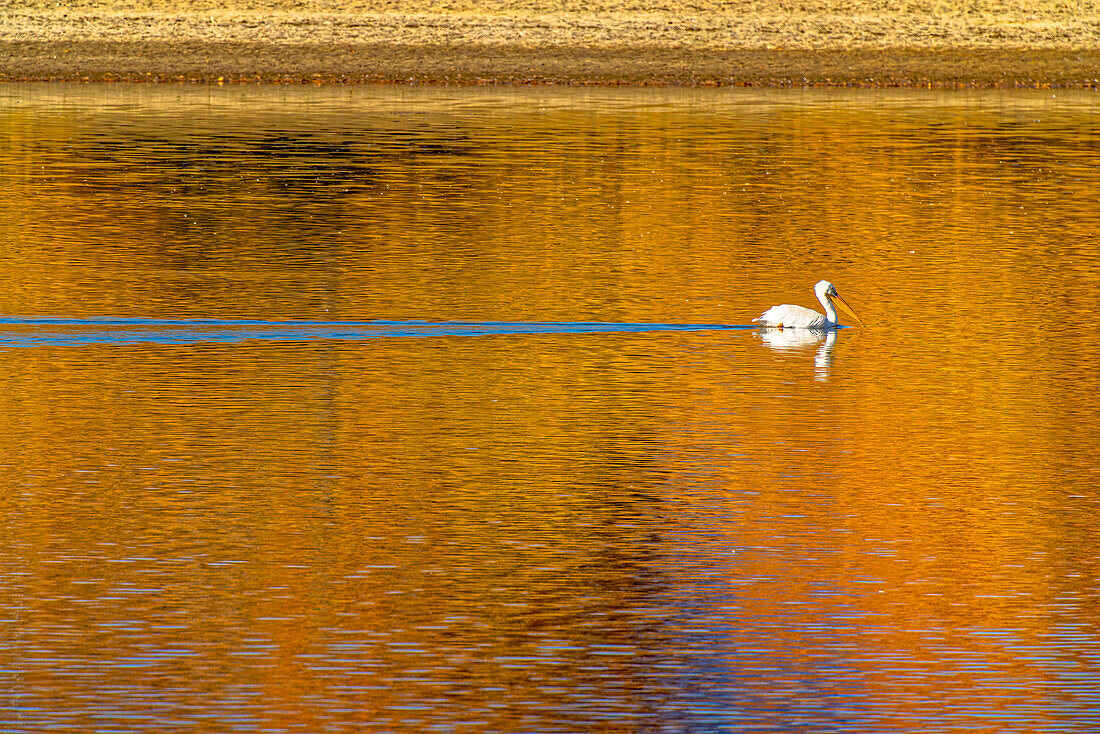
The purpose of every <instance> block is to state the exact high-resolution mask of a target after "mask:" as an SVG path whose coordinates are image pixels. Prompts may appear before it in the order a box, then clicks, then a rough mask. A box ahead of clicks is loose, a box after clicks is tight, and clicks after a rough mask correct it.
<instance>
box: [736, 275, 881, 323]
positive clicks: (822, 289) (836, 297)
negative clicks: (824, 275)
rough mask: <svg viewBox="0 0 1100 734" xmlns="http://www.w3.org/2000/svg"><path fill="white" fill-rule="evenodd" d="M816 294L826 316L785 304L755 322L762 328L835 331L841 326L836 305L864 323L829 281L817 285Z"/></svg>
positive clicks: (822, 281) (769, 311)
mask: <svg viewBox="0 0 1100 734" xmlns="http://www.w3.org/2000/svg"><path fill="white" fill-rule="evenodd" d="M814 293H816V294H817V300H818V301H820V302H821V305H822V306H824V307H825V315H824V316H822V315H821V314H819V313H818V312H817V311H814V310H813V309H809V308H805V307H803V306H792V305H791V304H789V303H785V304H783V305H782V306H772V307H771V308H769V309H768V310H767V311H765V312H764V313H762V314H760V315H759V316H757V317H756V318H755V319H753V321H755V322H757V323H758V324H760V325H761V326H766V327H775V328H778V329H835V328H837V327H838V326H840V321H839V320H838V319H837V316H836V308H834V303H835V305H837V306H840V307H841V308H842V309H843V310H844V312H845V313H847V314H848V315H849V316H851V317H852V318H853V319H855V320H856V321H858V322H859V323H861V324H862V323H863V321H862V320H861V319H860V318H859V317H858V316H856V314H855V311H853V310H852V307H851V306H849V305H848V302H847V301H845V300H844V299H843V298H841V297H840V294H839V293H837V292H836V288H835V287H834V286H833V284H832V283H830V282H829V281H827V280H821V281H818V283H817V285H815V286H814Z"/></svg>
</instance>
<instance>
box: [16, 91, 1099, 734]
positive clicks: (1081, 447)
mask: <svg viewBox="0 0 1100 734" xmlns="http://www.w3.org/2000/svg"><path fill="white" fill-rule="evenodd" d="M821 278H827V279H829V280H831V281H832V282H833V283H835V284H836V287H837V289H838V290H839V291H840V293H841V294H842V295H843V296H845V298H847V299H848V301H849V302H850V303H851V304H852V305H853V306H854V307H855V309H856V311H857V313H859V315H860V316H861V317H862V318H863V320H864V322H865V325H864V326H863V327H860V328H852V329H844V330H841V331H840V332H839V333H833V334H831V335H830V336H829V337H828V338H826V337H825V336H824V335H809V336H806V337H805V338H802V339H799V338H797V336H796V334H794V333H793V332H791V330H787V331H786V332H782V333H780V332H764V331H761V330H758V329H752V328H748V327H749V326H751V324H750V319H751V318H753V317H755V316H757V315H759V314H760V312H761V311H763V310H764V309H765V308H767V307H769V306H772V305H775V304H778V303H798V304H802V305H805V306H812V307H814V308H818V306H817V304H816V303H815V301H814V297H813V294H812V287H813V284H814V283H815V282H816V281H817V280H819V279H821ZM1098 303H1100V96H1098V95H1097V94H1096V93H1063V92H1056V93H1052V92H1049V91H1047V92H1012V93H1009V92H983V93H970V92H956V93H947V92H906V93H900V92H855V91H837V92H812V91H797V90H792V91H774V92H759V91H729V90H694V91H677V90H662V91H651V90H638V89H635V90H625V91H622V90H609V89H596V90H587V89H584V90H571V89H535V90H526V89H454V88H422V89H420V88H401V89H388V88H354V89H342V88H329V87H325V88H281V87H280V88H272V87H232V88H231V87H226V88H203V87H175V86H169V87H158V86H153V85H149V86H91V85H89V86H65V85H55V86H30V85H28V86H22V85H3V86H0V482H2V489H3V491H2V493H0V537H2V543H0V603H2V608H0V616H2V621H0V681H2V685H0V696H2V698H0V731H3V732H28V733H29V732H42V731H64V732H153V731H159V732H165V731H195V732H364V731H369V732H425V731H438V732H466V731H484V732H707V731H761V732H792V731H798V732H820V731H842V732H884V731H960V732H962V731H966V732H975V731H989V732H1035V731H1041V732H1094V731H1097V730H1100V583H1098V581H1100V579H1098V575H1100V522H1098V517H1100V458H1098V451H1097V446H1098V444H1100V398H1098V393H1100V372H1098V370H1097V365H1098V364H1100V320H1098V319H1097V308H1098V307H1097V304H1098ZM804 336H805V335H804Z"/></svg>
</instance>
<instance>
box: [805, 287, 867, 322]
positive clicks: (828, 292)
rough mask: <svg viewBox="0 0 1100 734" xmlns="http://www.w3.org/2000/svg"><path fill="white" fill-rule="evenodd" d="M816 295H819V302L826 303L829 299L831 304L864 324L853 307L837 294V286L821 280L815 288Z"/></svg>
mask: <svg viewBox="0 0 1100 734" xmlns="http://www.w3.org/2000/svg"><path fill="white" fill-rule="evenodd" d="M814 293H816V294H817V300H819V301H821V302H822V303H825V299H826V298H828V299H829V303H831V304H833V305H834V306H840V308H841V310H843V311H844V312H845V313H846V314H848V315H849V316H851V317H852V318H853V319H855V320H856V321H858V322H859V323H861V324H862V323H863V319H861V318H860V317H858V316H856V312H855V311H853V310H852V307H851V306H849V305H848V302H847V301H845V300H844V299H843V298H841V296H840V294H839V293H837V292H836V286H834V285H833V284H832V283H830V282H829V281H827V280H819V281H818V282H817V285H815V286H814Z"/></svg>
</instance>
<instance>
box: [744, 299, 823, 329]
mask: <svg viewBox="0 0 1100 734" xmlns="http://www.w3.org/2000/svg"><path fill="white" fill-rule="evenodd" d="M753 321H756V322H758V323H760V324H763V325H764V326H782V327H783V328H785V329H821V328H824V326H825V317H824V316H822V315H821V314H819V313H818V312H817V311H814V310H813V309H809V308H805V307H804V306H792V305H791V304H789V303H784V304H783V305H782V306H772V307H771V308H769V309H768V310H767V311H765V312H764V313H762V314H760V316H759V317H757V318H755V319H753Z"/></svg>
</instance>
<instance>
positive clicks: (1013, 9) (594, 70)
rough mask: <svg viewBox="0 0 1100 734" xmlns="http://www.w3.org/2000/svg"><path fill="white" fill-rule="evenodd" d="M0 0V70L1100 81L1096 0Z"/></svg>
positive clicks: (339, 76) (540, 79)
mask: <svg viewBox="0 0 1100 734" xmlns="http://www.w3.org/2000/svg"><path fill="white" fill-rule="evenodd" d="M260 5H261V3H258V2H251V1H250V0H228V1H223V2H217V3H214V2H199V1H198V0H189V1H188V0H184V1H183V2H176V3H168V2H160V1H158V0H129V1H126V0H122V1H120V2H95V1H94V0H74V1H73V2H67V3H65V4H64V6H65V7H64V8H61V7H58V4H56V3H52V2H45V1H44V0H23V1H22V2H14V1H13V0H0V80H50V79H59V80H60V79H64V80H81V79H89V80H109V79H118V80H131V81H138V80H162V81H167V80H193V81H217V80H219V79H221V80H224V81H228V82H233V81H257V80H258V81H284V82H301V81H340V82H410V81H414V82H439V81H443V82H453V83H479V82H509V83H605V84H606V83H629V84H771V85H784V84H862V85H925V84H937V85H954V84H966V85H980V86H994V85H995V86H1017V85H1026V86H1034V85H1038V86H1043V85H1057V86H1100V3H1096V2H1081V3H1075V2H1072V0H1067V2H1053V1H1051V0H1034V1H1033V2H1022V3H1014V4H1010V3H1000V2H995V1H994V0H985V1H984V2H974V3H968V4H966V5H965V6H963V5H960V4H958V3H943V2H936V1H935V0H933V1H931V2H925V3H920V2H913V3H892V2H873V1H871V0H847V1H845V0H832V1H831V2H817V3H797V2H782V1H781V0H771V1H765V0H747V1H745V2H732V1H731V2H715V1H711V0H700V1H699V2H668V3H664V4H661V3H660V2H657V3H650V4H646V5H644V6H642V5H641V4H638V3H632V2H631V1H630V0H621V1H617V2H616V1H610V2H602V3H599V2H598V3H595V4H589V5H581V4H579V3H578V4H571V3H569V2H565V3H556V4H554V5H553V7H551V6H550V5H548V4H544V3H539V2H523V1H522V0H520V1H519V2H511V3H506V2H499V1H498V2H493V1H492V0H490V1H489V2H481V3H471V2H463V1H462V0H456V2H451V3H448V2H446V1H444V2H443V3H427V2H420V1H419V0H413V1H411V2H400V3H398V2H395V1H392V0H391V1H390V2H387V0H359V1H353V2H345V3H337V2H334V1H331V0H301V1H300V2H295V1H294V0H281V1H280V0H276V1H275V2H268V3H262V5H263V7H259V6H260Z"/></svg>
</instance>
